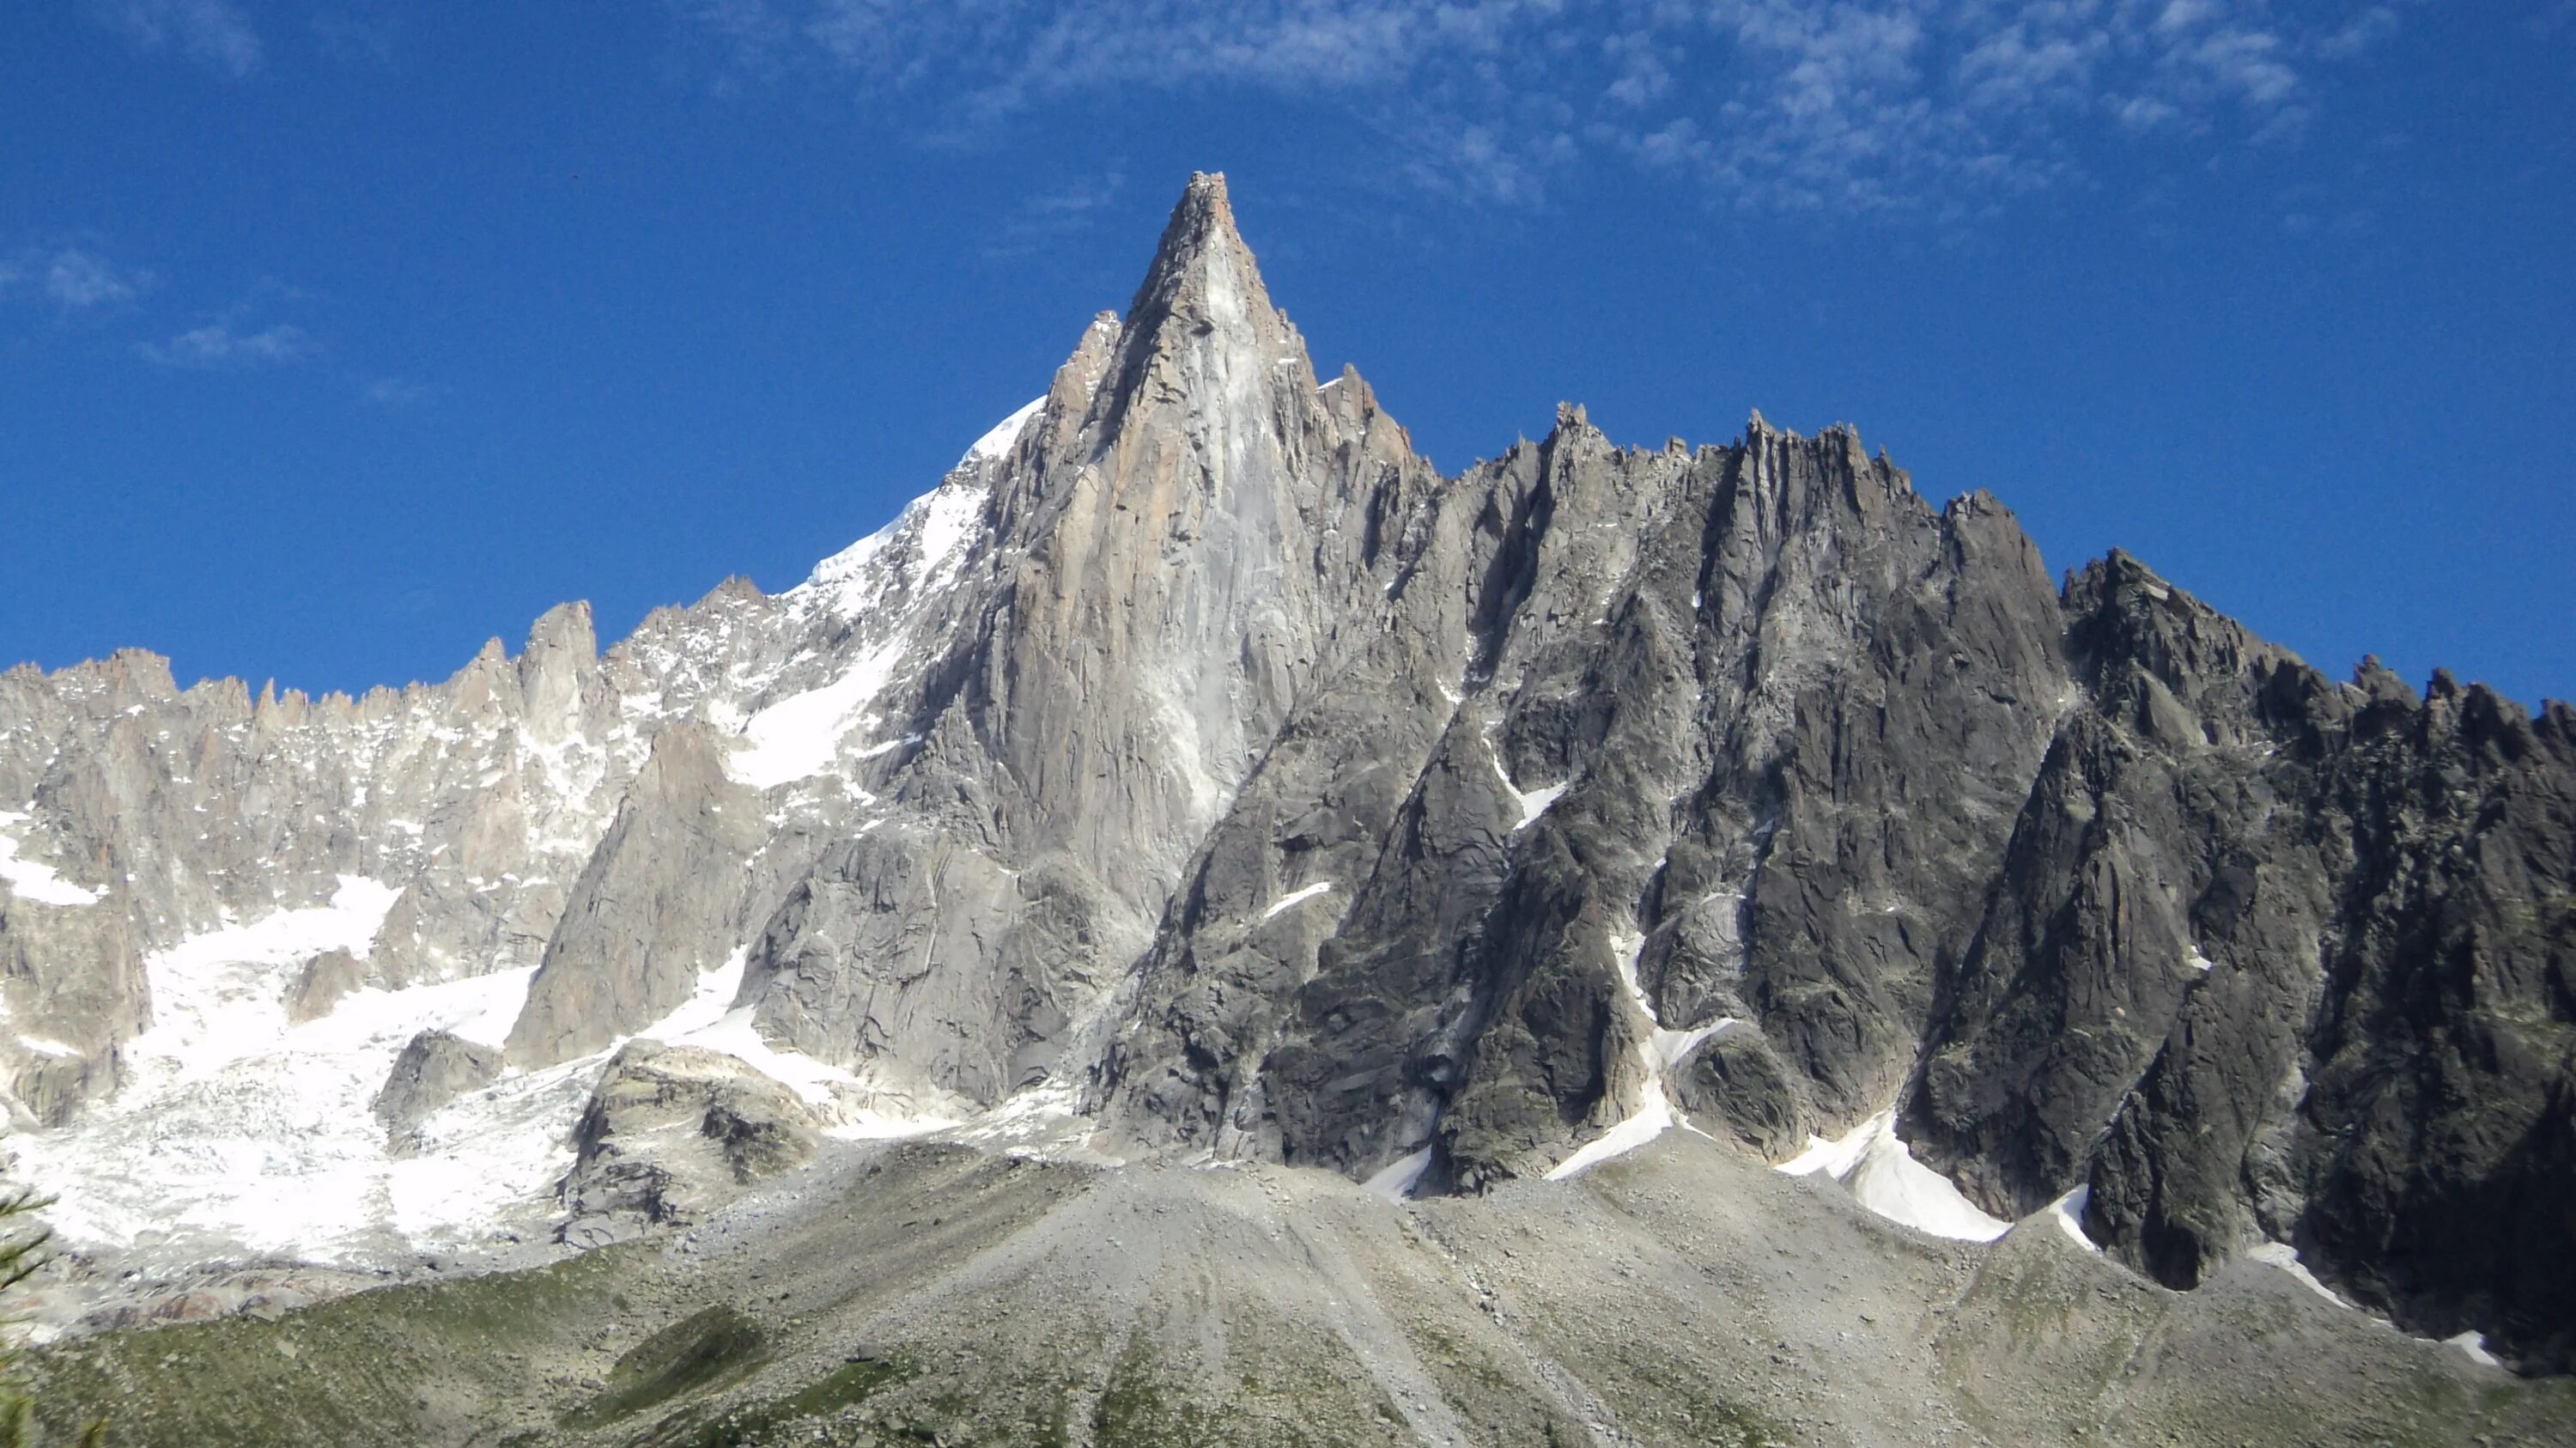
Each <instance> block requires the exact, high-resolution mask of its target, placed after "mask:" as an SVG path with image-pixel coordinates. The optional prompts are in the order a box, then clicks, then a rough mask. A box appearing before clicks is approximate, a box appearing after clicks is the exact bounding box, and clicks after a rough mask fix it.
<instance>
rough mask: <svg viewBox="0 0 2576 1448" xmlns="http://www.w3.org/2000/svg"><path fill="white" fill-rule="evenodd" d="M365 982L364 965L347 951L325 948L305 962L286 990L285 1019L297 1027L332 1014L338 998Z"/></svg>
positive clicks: (338, 1001) (338, 1000)
mask: <svg viewBox="0 0 2576 1448" xmlns="http://www.w3.org/2000/svg"><path fill="white" fill-rule="evenodd" d="M366 983H367V975H366V967H365V966H364V965H363V964H361V963H360V962H359V960H358V958H357V957H356V956H354V955H352V954H350V953H349V952H348V951H346V950H326V951H323V952H321V953H320V954H318V955H316V956H314V957H313V958H312V959H311V960H308V961H306V962H304V966H303V968H302V969H301V970H298V971H297V972H296V973H295V982H294V984H292V985H290V986H288V987H287V991H286V1022H287V1024H288V1025H293V1026H300V1025H302V1024H304V1023H305V1022H306V1021H318V1020H320V1019H321V1018H323V1017H324V1016H327V1015H329V1014H331V1008H332V1007H333V1006H336V1005H338V1004H339V1003H340V998H341V997H342V996H345V995H347V994H348V993H349V992H351V991H353V990H357V989H358V988H360V987H361V986H364V985H365V984H366Z"/></svg>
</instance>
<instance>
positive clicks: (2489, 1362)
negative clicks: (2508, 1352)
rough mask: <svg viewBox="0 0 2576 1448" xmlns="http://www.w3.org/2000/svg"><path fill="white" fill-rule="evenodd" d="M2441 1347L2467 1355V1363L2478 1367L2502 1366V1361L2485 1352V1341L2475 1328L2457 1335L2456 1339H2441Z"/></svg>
mask: <svg viewBox="0 0 2576 1448" xmlns="http://www.w3.org/2000/svg"><path fill="white" fill-rule="evenodd" d="M2442 1346H2444V1347H2455V1348H2458V1349H2459V1350H2460V1351H2461V1352H2463V1353H2466V1354H2467V1355H2468V1359H2469V1361H2471V1362H2473V1363H2476V1364H2477V1365H2478V1366H2480V1367H2486V1368H2500V1367H2503V1366H2504V1359H2502V1358H2500V1357H2497V1356H2496V1355H2495V1354H2494V1353H2491V1352H2489V1351H2487V1340H2486V1338H2485V1337H2484V1336H2482V1335H2481V1334H2480V1333H2479V1332H2478V1330H2477V1329H2476V1328H2471V1329H2469V1330H2468V1331H2467V1332H2464V1333H2461V1334H2459V1335H2458V1336H2457V1337H2446V1338H2444V1339H2442Z"/></svg>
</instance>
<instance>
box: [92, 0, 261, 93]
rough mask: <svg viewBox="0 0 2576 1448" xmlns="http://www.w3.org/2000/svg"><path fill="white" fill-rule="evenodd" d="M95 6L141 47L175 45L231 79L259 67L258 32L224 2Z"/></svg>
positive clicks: (104, 2) (112, 1)
mask: <svg viewBox="0 0 2576 1448" xmlns="http://www.w3.org/2000/svg"><path fill="white" fill-rule="evenodd" d="M98 9H99V11H100V13H101V14H102V15H103V17H104V18H105V19H106V20H107V21H108V22H109V23H110V24H112V25H114V26H115V27H116V28H117V29H119V30H121V31H123V32H124V33H125V35H126V37H127V38H128V39H130V40H132V41H133V42H134V43H135V44H137V45H139V46H141V47H143V48H144V49H145V50H161V49H164V48H175V49H177V50H178V51H179V52H180V53H181V54H183V55H185V56H187V57H188V58H189V59H190V60H193V61H195V62H197V63H198V64H200V65H203V66H205V67H207V68H208V69H210V70H214V71H217V72H220V73H222V74H224V75H227V76H230V77H231V78H233V79H235V80H240V79H242V78H244V77H246V76H248V75H250V74H251V72H253V71H255V70H258V69H259V63H260V42H259V32H258V31H256V30H254V29H252V28H251V23H250V21H249V20H248V19H246V18H244V16H243V15H242V13H241V11H239V10H237V9H235V8H234V7H233V6H232V5H231V4H230V3H228V0H100V4H99V5H98Z"/></svg>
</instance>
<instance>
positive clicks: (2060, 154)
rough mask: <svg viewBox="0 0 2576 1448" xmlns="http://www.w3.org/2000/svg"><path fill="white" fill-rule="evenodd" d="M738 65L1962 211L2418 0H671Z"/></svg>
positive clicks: (2369, 35) (1776, 204)
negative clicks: (1157, 97)
mask: <svg viewBox="0 0 2576 1448" xmlns="http://www.w3.org/2000/svg"><path fill="white" fill-rule="evenodd" d="M671 3H673V4H674V6H675V8H676V9H677V10H678V11H679V13H681V14H682V15H684V16H686V17H688V19H689V20H690V22H691V24H692V27H693V28H694V29H695V30H696V31H698V32H699V33H701V34H703V35H705V36H707V37H709V38H711V39H712V40H713V41H714V42H715V43H716V45H717V47H718V52H719V54H720V55H722V56H723V57H725V60H724V62H723V63H724V65H725V71H724V79H725V81H726V82H727V83H733V82H737V81H739V80H740V79H741V78H742V77H744V76H755V77H765V78H771V79H775V78H779V77H783V76H788V75H793V74H798V73H801V74H803V75H805V76H806V77H808V78H815V77H821V78H826V79H829V80H831V81H834V82H836V83H839V84H841V85H844V86H849V87H852V88H854V89H855V90H856V91H857V92H858V93H859V94H860V95H861V96H862V97H863V98H864V99H865V101H866V102H867V103H869V104H872V105H875V106H877V107H880V108H881V109H882V111H883V113H884V114H886V115H887V116H889V117H891V118H893V119H895V120H896V122H897V123H898V124H908V125H911V126H914V127H916V128H918V129H919V130H921V131H922V132H924V133H935V134H941V135H946V136H950V137H959V136H965V137H974V136H978V135H987V134H989V133H991V132H992V131H993V130H995V129H997V128H999V127H1001V126H1004V125H1007V124H1009V123H1011V122H1013V121H1015V120H1018V119H1020V118H1023V117H1025V116H1027V115H1028V114H1030V113H1031V112H1033V111H1036V110H1038V109H1040V108H1043V107H1047V106H1051V105H1060V104H1061V105H1082V104H1089V103H1094V102H1096V101H1097V100H1098V99H1099V98H1101V97H1103V96H1107V95H1113V94H1116V93H1118V92H1120V91H1136V90H1145V91H1161V92H1169V93H1201V92H1209V91H1216V92H1220V93H1221V92H1222V91H1223V90H1225V89H1227V88H1242V87H1250V88H1257V89H1261V90H1265V91H1269V92H1273V93H1278V94H1284V95H1289V96H1293V97H1295V98H1298V99H1300V100H1306V101H1314V102H1321V103H1324V104H1329V105H1334V106H1337V107H1340V108H1342V109H1344V110H1345V111H1347V112H1348V113H1349V114H1351V115H1352V116H1354V117H1355V118H1357V119H1358V120H1360V121H1361V122H1362V123H1364V124H1366V125H1368V126H1369V127H1371V128H1373V129H1374V130H1376V131H1377V132H1378V133H1379V134H1380V135H1381V136H1383V137H1384V138H1385V141H1386V143H1387V145H1388V146H1389V147H1390V148H1392V149H1393V150H1394V151H1395V152H1397V156H1396V158H1395V165H1396V167H1397V168H1398V169H1400V170H1401V171H1403V172H1405V173H1406V174H1409V175H1412V176H1414V177H1415V178H1416V179H1420V180H1425V181H1428V182H1430V183H1432V184H1434V185H1437V186H1440V187H1442V188H1443V189H1446V190H1448V191H1451V192H1453V193H1456V194H1460V195H1467V196H1473V197H1478V198H1482V199H1488V200H1498V201H1514V200H1523V199H1527V198H1530V197H1533V196H1536V195H1538V194H1540V193H1541V192H1542V191H1543V189H1544V188H1545V186H1546V184H1547V182H1548V180H1549V178H1550V177H1551V176H1552V175H1556V174H1560V173H1561V172H1562V171H1564V170H1565V169H1566V168H1568V167H1572V166H1578V165H1581V164H1583V163H1584V162H1585V160H1586V159H1587V157H1588V156H1593V155H1597V154H1599V153H1601V152H1604V151H1607V152H1610V153H1614V154H1617V155H1622V156H1626V157H1628V158H1629V159H1630V160H1631V161H1633V162H1634V163H1635V164H1639V165H1644V166H1649V167H1653V168H1657V169H1659V170H1663V171H1668V172H1673V173H1676V174H1681V175H1686V176H1689V177H1691V178H1693V179H1694V180H1696V181H1697V182H1698V183H1699V184H1701V185H1703V186H1705V187H1706V188H1707V189H1708V190H1710V191H1711V192H1713V193H1714V194H1716V195H1717V196H1718V197H1719V198H1721V199H1724V200H1728V201H1731V202H1733V203H1735V204H1738V205H1744V206H1754V207H1765V208H1774V209H1806V208H1820V207H1835V208H1842V209H1860V210H1895V209H1918V210H1923V209H1941V208H1945V207H1949V206H1954V205H1957V204H1960V203H1961V200H1962V198H1964V197H1967V196H1970V195H1972V194H1975V193H1994V192H2009V191H2012V190H2017V189H2024V188H2029V187H2034V186H2041V185H2046V184H2049V183H2051V182H2053V181H2056V180H2058V179H2061V178H2064V177H2066V176H2069V175H2073V174H2079V173H2081V172H2083V171H2084V170H2085V169H2086V166H2085V161H2086V160H2087V158H2089V157H2095V156H2097V155H2100V154H2103V149H2102V148H2107V147H2120V146H2130V147H2134V146H2141V145H2152V144H2159V142H2158V141H2157V140H2156V138H2157V137H2160V136H2167V135H2175V136H2179V135H2192V136H2202V137H2208V136H2217V137H2221V138H2227V137H2232V138H2234V139H2235V140H2236V141H2238V142H2240V143H2248V144H2250V143H2254V142H2256V141H2258V140H2266V139H2279V138H2281V137H2284V136H2290V135H2295V133H2296V131H2297V128H2298V126H2299V124H2300V123H2301V121H2302V120H2303V119H2304V118H2305V116H2306V115H2307V113H2308V108H2310V107H2311V106H2313V105H2314V104H2315V103H2316V93H2315V86H2314V84H2313V82H2312V78H2311V75H2310V74H2309V72H2310V71H2311V70H2313V69H2316V68H2319V67H2329V66H2331V65H2333V64H2334V63H2336V62H2337V61H2339V60H2342V59H2346V58H2349V57H2350V56H2351V55H2354V54H2356V53H2358V52H2359V51H2361V50H2363V49H2365V48H2367V47H2369V46H2372V45H2376V44H2378V43H2381V42H2382V41H2384V40H2385V39H2386V38H2387V36H2388V35H2389V34H2391V33H2393V32H2394V31H2395V30H2396V29H2397V28H2398V27H2399V26H2400V24H2401V19H2402V17H2401V14H2400V11H2401V8H2402V6H2403V5H2404V4H2406V3H2410V0H2394V3H2379V4H2372V5H2368V6H2353V5H2342V4H2327V3H2324V0H1591V3H1582V0H1375V3H1368V0H1239V3H1233V4H1222V5H1221V4H1210V3H1203V0H1126V3H1112V0H958V3H953V4H948V5H923V4H918V3H914V0H671Z"/></svg>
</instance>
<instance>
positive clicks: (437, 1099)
mask: <svg viewBox="0 0 2576 1448" xmlns="http://www.w3.org/2000/svg"><path fill="white" fill-rule="evenodd" d="M500 1074H501V1053H500V1052H498V1051H495V1050H493V1049H492V1048H491V1047H489V1046H484V1045H478V1044H476V1043H475V1042H472V1041H468V1040H464V1039H461V1038H460V1037H457V1036H455V1035H452V1034H450V1033H449V1032H446V1031H423V1032H421V1033H420V1034H419V1035H417V1036H414V1037H412V1038H411V1040H410V1042H409V1043H408V1044H406V1045H405V1046H404V1047H403V1051H402V1054H401V1055H399V1056H397V1057H395V1058H394V1069H393V1073H392V1074H391V1075H389V1076H387V1077H386V1078H385V1085H384V1089H383V1090H381V1091H379V1092H377V1093H376V1103H375V1110H376V1119H377V1120H378V1121H381V1122H383V1123H384V1124H385V1131H386V1132H387V1133H388V1134H389V1135H390V1136H391V1137H392V1138H393V1140H394V1142H395V1144H396V1146H397V1148H398V1149H399V1148H402V1147H404V1146H406V1145H407V1144H408V1143H407V1138H409V1137H410V1135H411V1132H412V1129H413V1128H414V1127H416V1126H418V1125H420V1123H421V1122H422V1121H423V1120H424V1119H426V1118H427V1117H428V1115H429V1114H430V1113H431V1112H433V1111H436V1110H437V1109H438V1108H440V1107H442V1106H444V1105H446V1104H447V1103H448V1102H450V1101H453V1100H455V1099H456V1098H457V1097H459V1096H462V1095H464V1094H465V1093H466V1092H468V1091H473V1090H477V1089H479V1088H481V1087H484V1086H488V1085H490V1084H491V1083H492V1082H493V1081H494V1080H495V1079H497V1078H498V1077H499V1076H500Z"/></svg>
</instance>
